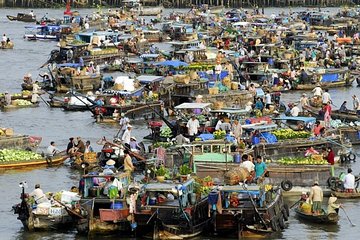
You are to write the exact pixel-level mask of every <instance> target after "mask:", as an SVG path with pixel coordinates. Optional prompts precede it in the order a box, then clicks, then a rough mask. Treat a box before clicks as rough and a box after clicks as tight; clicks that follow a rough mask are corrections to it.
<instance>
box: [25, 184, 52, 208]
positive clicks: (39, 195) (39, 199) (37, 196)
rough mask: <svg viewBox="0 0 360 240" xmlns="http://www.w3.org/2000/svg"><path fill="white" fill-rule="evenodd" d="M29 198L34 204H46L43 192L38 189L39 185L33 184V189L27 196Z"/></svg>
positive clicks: (46, 200)
mask: <svg viewBox="0 0 360 240" xmlns="http://www.w3.org/2000/svg"><path fill="white" fill-rule="evenodd" d="M29 197H33V198H34V200H35V203H36V204H40V203H44V202H48V201H49V200H48V199H47V197H46V195H45V194H44V192H43V190H42V189H41V188H40V184H35V189H34V191H32V192H31V193H30V194H29Z"/></svg>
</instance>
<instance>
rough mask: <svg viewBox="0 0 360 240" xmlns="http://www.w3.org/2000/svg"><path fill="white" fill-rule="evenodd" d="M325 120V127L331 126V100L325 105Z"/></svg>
mask: <svg viewBox="0 0 360 240" xmlns="http://www.w3.org/2000/svg"><path fill="white" fill-rule="evenodd" d="M323 110H324V122H325V127H326V128H329V127H330V119H331V106H330V101H329V102H328V103H327V104H326V105H324V108H323Z"/></svg>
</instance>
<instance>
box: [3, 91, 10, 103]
mask: <svg viewBox="0 0 360 240" xmlns="http://www.w3.org/2000/svg"><path fill="white" fill-rule="evenodd" d="M4 96H5V106H9V105H11V95H10V94H9V92H8V91H6V92H5V95H4Z"/></svg>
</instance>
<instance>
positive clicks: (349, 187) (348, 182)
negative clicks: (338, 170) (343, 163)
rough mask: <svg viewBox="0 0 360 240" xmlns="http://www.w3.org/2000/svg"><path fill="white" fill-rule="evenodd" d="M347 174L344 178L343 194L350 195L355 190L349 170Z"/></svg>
mask: <svg viewBox="0 0 360 240" xmlns="http://www.w3.org/2000/svg"><path fill="white" fill-rule="evenodd" d="M347 172H348V173H347V174H346V175H345V178H344V189H345V192H348V193H352V192H354V189H355V176H354V175H353V174H352V169H351V168H348V170H347Z"/></svg>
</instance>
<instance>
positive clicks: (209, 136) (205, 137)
mask: <svg viewBox="0 0 360 240" xmlns="http://www.w3.org/2000/svg"><path fill="white" fill-rule="evenodd" d="M198 137H199V138H201V140H202V141H206V140H213V139H214V135H212V134H211V133H203V134H200V135H199V136H198Z"/></svg>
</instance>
